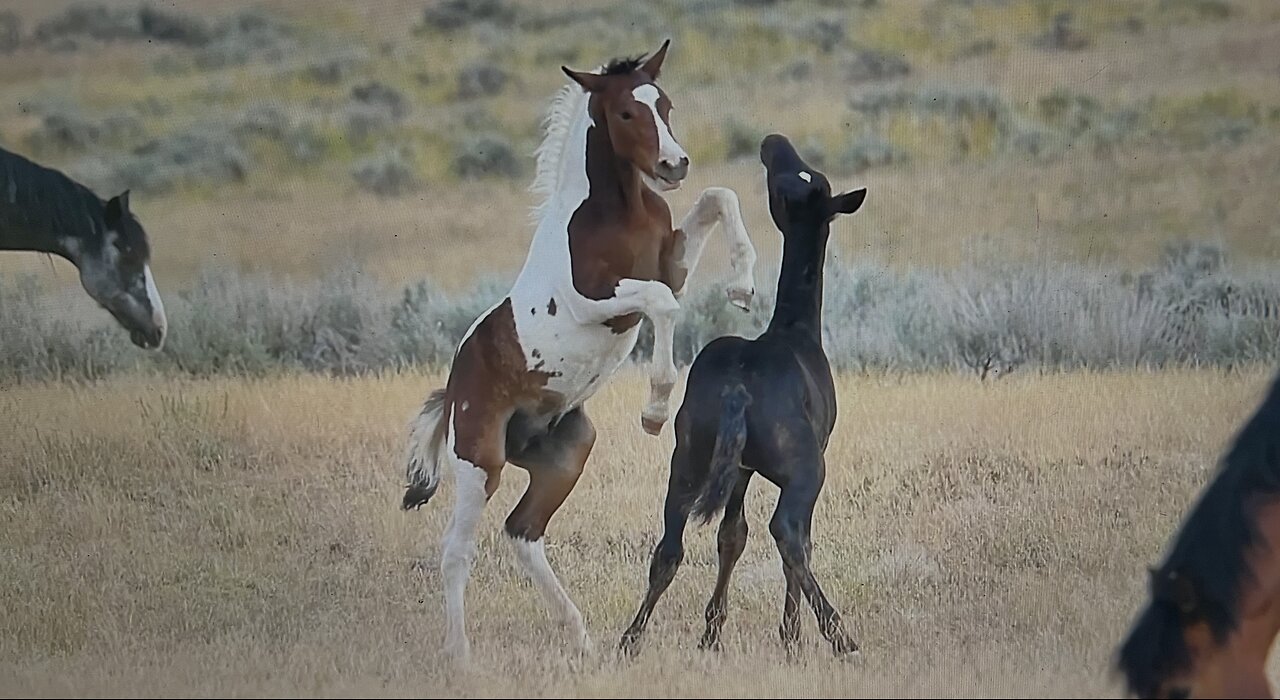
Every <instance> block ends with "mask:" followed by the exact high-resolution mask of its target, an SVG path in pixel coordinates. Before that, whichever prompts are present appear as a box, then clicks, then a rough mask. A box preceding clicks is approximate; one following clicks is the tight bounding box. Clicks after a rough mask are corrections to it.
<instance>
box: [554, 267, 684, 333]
mask: <svg viewBox="0 0 1280 700" xmlns="http://www.w3.org/2000/svg"><path fill="white" fill-rule="evenodd" d="M556 298H557V299H561V300H563V301H564V305H565V306H566V307H568V311H569V313H570V314H571V315H572V316H573V320H574V321H577V322H578V323H581V324H583V325H586V324H589V323H604V322H605V321H608V320H609V319H611V318H613V317H615V316H623V315H626V314H633V313H642V314H645V315H647V316H650V317H652V316H653V315H655V314H661V313H675V312H676V311H679V310H680V302H678V301H676V298H675V296H674V295H673V294H672V293H671V288H670V287H668V286H667V285H665V284H663V283H661V282H655V281H653V280H637V279H631V278H630V277H628V278H626V279H624V280H622V281H620V282H618V286H617V287H615V288H614V290H613V296H612V297H610V298H608V299H588V298H586V297H584V296H582V295H581V294H578V292H577V290H575V289H573V288H572V287H570V288H569V289H568V290H562V291H560V292H558V293H557V294H556Z"/></svg>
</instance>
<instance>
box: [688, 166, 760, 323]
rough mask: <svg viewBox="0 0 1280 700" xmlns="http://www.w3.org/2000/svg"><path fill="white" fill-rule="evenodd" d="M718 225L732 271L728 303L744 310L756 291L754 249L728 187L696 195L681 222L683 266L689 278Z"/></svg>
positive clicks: (740, 212)
mask: <svg viewBox="0 0 1280 700" xmlns="http://www.w3.org/2000/svg"><path fill="white" fill-rule="evenodd" d="M717 222H719V223H720V225H721V228H722V230H723V231H724V235H725V238H726V239H727V242H728V244H729V264H730V266H731V267H732V269H733V277H732V279H731V280H730V281H729V288H728V290H727V292H728V296H729V301H730V302H732V303H733V304H734V305H735V306H738V307H739V308H741V309H743V310H747V309H749V308H750V306H751V298H752V297H753V296H755V290H756V284H755V264H756V249H755V246H754V245H752V243H751V237H750V236H748V235H747V227H746V226H745V225H744V224H743V223H742V209H741V206H740V205H739V203H738V195H737V193H736V192H734V191H733V190H731V189H729V188H727V187H708V188H707V189H705V190H703V192H702V194H700V195H698V199H697V200H696V201H695V202H694V203H693V207H691V208H690V209H689V212H688V213H687V214H685V217H684V219H683V220H682V221H681V222H680V230H682V231H684V235H685V257H684V260H683V261H682V265H683V267H684V269H685V270H687V271H688V276H691V275H692V274H693V270H694V269H695V268H696V267H697V266H698V262H699V261H700V260H701V259H702V250H703V247H704V246H705V245H706V242H707V236H708V234H710V233H711V228H712V227H713V226H715V225H716V223H717ZM687 283H688V280H687V276H686V284H687ZM679 291H680V292H682V293H683V291H684V290H683V288H682V289H681V290H679Z"/></svg>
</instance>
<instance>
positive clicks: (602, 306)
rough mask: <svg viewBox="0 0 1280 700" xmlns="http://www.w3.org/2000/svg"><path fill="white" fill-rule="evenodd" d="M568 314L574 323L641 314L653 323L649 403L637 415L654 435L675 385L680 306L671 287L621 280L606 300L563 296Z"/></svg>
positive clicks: (660, 423)
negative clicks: (675, 345)
mask: <svg viewBox="0 0 1280 700" xmlns="http://www.w3.org/2000/svg"><path fill="white" fill-rule="evenodd" d="M563 296H564V299H565V301H566V305H567V306H568V307H569V313H570V314H572V315H573V318H574V320H575V321H577V322H578V323H584V324H585V323H604V322H605V321H608V320H609V319H611V318H615V317H617V316H625V315H627V314H634V313H641V314H644V315H645V316H647V317H649V320H650V321H652V322H653V331H654V344H653V360H652V362H651V363H650V372H649V383H650V395H649V401H648V403H647V404H646V405H645V408H644V411H643V412H642V413H641V414H640V423H641V425H642V426H643V427H644V429H645V431H646V432H648V433H649V434H651V435H657V434H658V433H660V432H661V431H662V426H663V424H665V423H666V422H667V418H668V417H669V414H670V407H669V405H668V400H669V398H670V396H671V390H672V388H674V387H675V384H676V364H675V353H674V349H673V345H674V340H675V326H676V313H677V312H678V311H680V303H679V302H678V301H676V297H675V295H674V294H673V293H672V291H671V287H669V286H667V285H666V284H664V283H662V282H658V281H655V280H637V279H630V278H627V279H624V280H621V281H620V282H618V285H617V287H615V288H614V294H613V296H612V297H610V298H608V299H587V298H585V297H582V296H580V295H577V294H565V295H563Z"/></svg>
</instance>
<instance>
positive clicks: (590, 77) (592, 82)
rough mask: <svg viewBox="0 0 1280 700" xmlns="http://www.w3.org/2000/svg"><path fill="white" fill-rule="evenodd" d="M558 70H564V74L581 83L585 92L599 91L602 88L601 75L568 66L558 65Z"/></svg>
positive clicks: (602, 77)
mask: <svg viewBox="0 0 1280 700" xmlns="http://www.w3.org/2000/svg"><path fill="white" fill-rule="evenodd" d="M560 70H562V71H564V74H565V75H567V76H569V77H570V78H572V79H573V82H575V83H577V84H579V85H581V86H582V89H583V90H586V91H587V92H599V91H600V90H603V89H604V85H605V83H604V76H603V75H597V74H595V73H587V72H585V71H576V70H572V69H570V68H569V67H568V66H560Z"/></svg>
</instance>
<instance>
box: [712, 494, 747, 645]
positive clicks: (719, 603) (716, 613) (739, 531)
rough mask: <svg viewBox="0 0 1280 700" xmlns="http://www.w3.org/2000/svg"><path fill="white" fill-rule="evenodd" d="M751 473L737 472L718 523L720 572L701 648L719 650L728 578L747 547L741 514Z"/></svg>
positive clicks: (745, 526)
mask: <svg viewBox="0 0 1280 700" xmlns="http://www.w3.org/2000/svg"><path fill="white" fill-rule="evenodd" d="M753 473H754V472H750V471H742V472H739V475H738V482H737V483H736V484H734V486H733V491H732V492H731V493H730V494H729V501H728V503H726V504H725V507H724V519H723V520H721V521H720V532H719V533H718V534H717V536H716V548H717V550H718V551H719V554H720V570H719V573H717V575H716V587H715V590H714V591H712V593H711V600H710V601H709V602H708V603H707V612H706V620H707V626H706V629H705V630H704V631H703V633H702V641H701V642H700V643H699V644H698V647H699V648H701V649H718V648H719V647H720V630H721V629H722V628H723V627H724V618H725V615H726V614H727V612H728V608H727V606H726V604H725V597H726V594H727V593H728V589H729V578H730V577H731V576H732V575H733V567H734V566H735V565H736V564H737V563H738V558H739V557H741V556H742V550H744V549H746V547H747V516H746V513H744V512H743V504H744V501H745V500H746V495H747V484H749V483H750V482H751V475H752V474H753Z"/></svg>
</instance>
